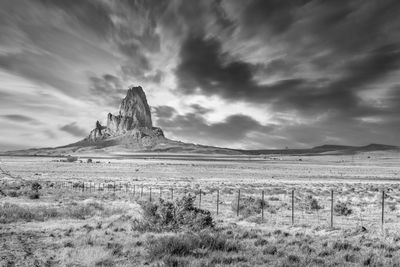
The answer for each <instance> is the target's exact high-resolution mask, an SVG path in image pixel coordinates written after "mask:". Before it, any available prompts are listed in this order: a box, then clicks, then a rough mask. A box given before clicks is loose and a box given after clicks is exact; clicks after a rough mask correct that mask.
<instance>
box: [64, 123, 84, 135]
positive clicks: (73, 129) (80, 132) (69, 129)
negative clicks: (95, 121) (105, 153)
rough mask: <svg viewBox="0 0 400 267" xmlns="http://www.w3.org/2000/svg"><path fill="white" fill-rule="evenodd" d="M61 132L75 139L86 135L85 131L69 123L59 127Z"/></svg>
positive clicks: (75, 124)
mask: <svg viewBox="0 0 400 267" xmlns="http://www.w3.org/2000/svg"><path fill="white" fill-rule="evenodd" d="M60 130H61V131H64V132H67V133H69V134H72V135H74V136H76V137H84V136H85V135H87V131H86V130H85V129H82V128H80V127H79V126H78V125H77V123H76V122H71V123H70V124H66V125H64V126H62V127H60Z"/></svg>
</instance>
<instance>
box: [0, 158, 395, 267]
mask: <svg viewBox="0 0 400 267" xmlns="http://www.w3.org/2000/svg"><path fill="white" fill-rule="evenodd" d="M88 158H89V157H82V158H79V159H78V161H75V162H63V161H62V160H63V159H62V158H50V157H5V156H3V157H0V160H1V162H0V167H1V170H2V173H0V179H1V180H0V183H1V188H0V189H1V192H0V193H1V194H0V205H1V206H0V207H1V210H0V247H1V249H0V265H1V266H142V265H154V266H224V265H238V266H257V265H258V266H262V265H273V266H323V265H326V266H329V265H331V266H333V265H335V266H342V265H349V266H359V265H372V266H380V265H382V266H392V265H393V266H394V265H395V264H396V263H398V262H400V244H399V243H398V241H399V240H400V233H399V232H398V229H400V228H399V227H400V153H398V152H368V153H360V154H356V155H323V156H285V155H273V156H270V155H266V156H222V155H221V156H215V155H174V154H169V155H168V154H125V155H117V156H112V157H91V159H92V162H91V163H87V159H88ZM34 184H39V185H40V189H37V188H34ZM332 194H333V201H332V198H331V196H332ZM184 196H193V197H194V202H193V205H194V207H195V208H196V209H204V210H207V211H209V212H210V214H211V216H212V218H213V220H214V224H215V226H214V228H217V229H218V230H213V231H211V232H207V233H204V229H203V230H201V231H193V229H189V230H188V229H186V230H182V231H177V230H176V229H175V230H170V231H169V230H168V231H167V230H165V231H158V230H154V229H152V228H149V230H148V231H143V229H139V228H137V227H135V226H134V225H135V223H133V222H137V221H140V220H142V219H143V216H144V215H143V205H146V204H143V203H144V202H152V203H153V202H154V203H158V202H159V201H160V200H159V199H160V198H161V199H164V200H165V201H170V202H173V201H176V200H179V199H181V198H182V197H184ZM382 202H383V203H382ZM238 208H239V210H238ZM382 208H383V209H382ZM382 211H383V213H382ZM332 223H333V227H332V225H331V224H332ZM215 231H217V233H218V238H219V239H221V240H222V239H223V240H224V241H223V242H222V241H221V242H222V243H223V245H220V246H215V243H218V242H219V241H218V242H214V241H213V243H212V244H214V245H213V246H211V245H204V244H202V245H199V242H200V241H199V242H197V243H196V242H195V241H193V239H194V238H195V237H194V236H199V235H200V236H201V237H202V239H201V240H204V239H207V238H209V239H210V238H211V239H212V238H216V237H215V235H216V233H215ZM202 235H207V237H204V236H202ZM173 238H175V239H173ZM171 239H173V240H172V241H171ZM219 239H218V240H219ZM182 240H184V244H183V245H182V244H181V246H182V247H186V248H187V247H190V246H193V248H192V249H183V248H181V249H177V250H168V251H165V247H171V246H175V245H177V244H178V245H179V244H180V243H179V242H183V241H182ZM188 240H190V241H188ZM207 240H208V239H207ZM213 240H214V239H213ZM168 242H170V243H168ZM171 242H172V243H171ZM185 242H186V243H185ZM188 242H189V243H190V242H191V243H190V244H188ZM155 244H164V245H163V247H162V248H160V247H157V245H155ZM171 244H173V245H171ZM195 244H197V245H195ZM218 244H219V243H218ZM228 244H231V245H228ZM232 244H234V245H232Z"/></svg>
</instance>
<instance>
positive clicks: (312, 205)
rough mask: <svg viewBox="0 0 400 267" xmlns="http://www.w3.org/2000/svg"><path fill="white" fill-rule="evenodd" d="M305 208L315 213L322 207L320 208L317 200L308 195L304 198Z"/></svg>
mask: <svg viewBox="0 0 400 267" xmlns="http://www.w3.org/2000/svg"><path fill="white" fill-rule="evenodd" d="M306 206H307V208H308V209H309V210H316V211H318V210H320V209H322V208H323V206H321V205H320V204H319V203H318V200H317V199H316V198H314V197H313V196H311V195H308V196H307V198H306Z"/></svg>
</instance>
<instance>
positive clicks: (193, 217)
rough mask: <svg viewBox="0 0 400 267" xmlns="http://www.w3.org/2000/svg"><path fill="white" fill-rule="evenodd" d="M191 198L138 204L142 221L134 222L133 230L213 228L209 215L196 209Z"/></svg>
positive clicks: (158, 230) (205, 211)
mask: <svg viewBox="0 0 400 267" xmlns="http://www.w3.org/2000/svg"><path fill="white" fill-rule="evenodd" d="M194 199H195V198H194V197H193V196H190V195H189V196H184V197H183V198H181V199H177V200H176V201H175V202H170V201H165V200H163V199H160V201H159V202H140V203H139V204H140V205H141V207H142V209H143V219H142V220H135V221H134V222H133V228H134V229H135V230H138V231H155V232H161V231H176V230H179V229H184V228H186V229H189V230H194V231H198V230H202V229H205V228H212V227H214V221H213V219H212V217H211V213H210V212H209V211H207V210H203V209H199V208H196V207H195V206H194V205H193V203H194Z"/></svg>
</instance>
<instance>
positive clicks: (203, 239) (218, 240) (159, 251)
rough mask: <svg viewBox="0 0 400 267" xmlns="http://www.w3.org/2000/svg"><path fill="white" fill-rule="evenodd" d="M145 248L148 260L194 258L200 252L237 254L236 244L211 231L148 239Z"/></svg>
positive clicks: (237, 246) (237, 247)
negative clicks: (174, 257)
mask: <svg viewBox="0 0 400 267" xmlns="http://www.w3.org/2000/svg"><path fill="white" fill-rule="evenodd" d="M146 248H147V250H148V253H149V257H150V259H157V258H163V257H165V256H180V257H182V256H191V255H192V256H195V255H196V253H197V254H198V253H199V250H202V251H203V253H207V252H209V251H224V252H237V251H239V245H238V244H237V242H233V241H231V240H229V239H228V238H227V237H226V236H225V235H223V234H220V233H218V232H213V231H201V232H200V233H198V234H196V233H183V234H178V235H172V236H162V237H158V238H155V239H148V240H147V244H146Z"/></svg>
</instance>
